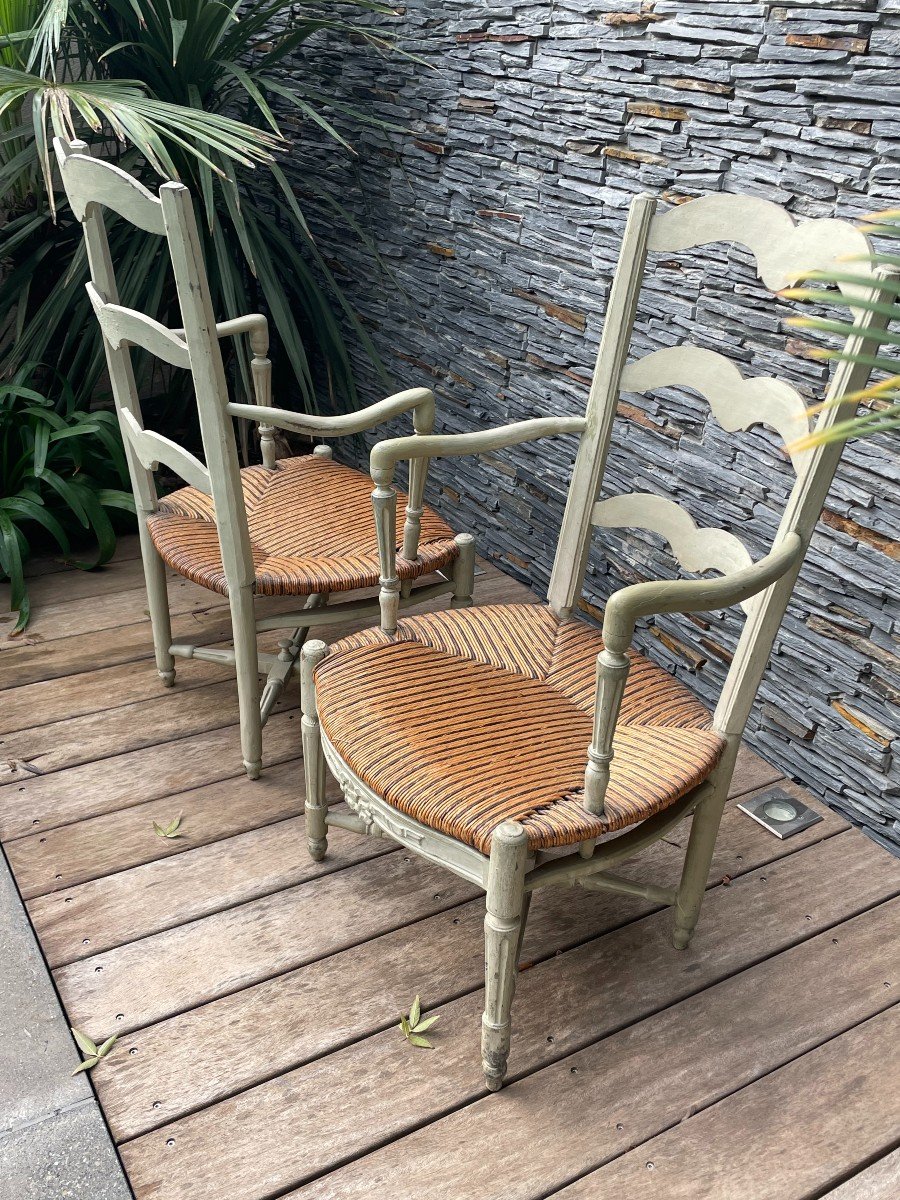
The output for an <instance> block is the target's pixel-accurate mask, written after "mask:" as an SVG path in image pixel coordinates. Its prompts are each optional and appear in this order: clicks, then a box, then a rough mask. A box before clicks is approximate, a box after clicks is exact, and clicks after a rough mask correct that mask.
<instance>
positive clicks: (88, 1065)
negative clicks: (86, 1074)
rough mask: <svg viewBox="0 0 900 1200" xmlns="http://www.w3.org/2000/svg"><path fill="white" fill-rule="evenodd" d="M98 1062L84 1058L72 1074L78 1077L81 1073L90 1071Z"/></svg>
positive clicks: (97, 1059) (97, 1060)
mask: <svg viewBox="0 0 900 1200" xmlns="http://www.w3.org/2000/svg"><path fill="white" fill-rule="evenodd" d="M99 1061H100V1059H99V1058H93V1057H92V1058H86V1059H85V1060H84V1062H83V1063H79V1064H78V1066H77V1067H76V1068H75V1070H74V1071H73V1072H72V1074H73V1075H78V1074H79V1072H81V1071H92V1070H93V1069H94V1067H96V1065H97V1063H98V1062H99Z"/></svg>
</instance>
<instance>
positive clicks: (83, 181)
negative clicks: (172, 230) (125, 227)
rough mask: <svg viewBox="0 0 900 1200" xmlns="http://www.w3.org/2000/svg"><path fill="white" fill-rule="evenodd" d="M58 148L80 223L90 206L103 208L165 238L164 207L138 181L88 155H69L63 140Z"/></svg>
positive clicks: (71, 198) (67, 193)
mask: <svg viewBox="0 0 900 1200" xmlns="http://www.w3.org/2000/svg"><path fill="white" fill-rule="evenodd" d="M54 146H55V148H56V156H57V159H58V161H59V169H60V173H61V174H62V180H63V186H64V187H65V189H66V195H67V196H68V198H69V205H70V207H71V209H72V212H73V213H74V214H75V216H76V217H77V218H78V220H79V221H84V218H85V216H86V214H87V210H88V205H89V204H100V205H102V206H103V207H104V208H111V209H112V210H113V212H116V213H118V214H119V216H120V217H124V218H125V220H126V221H130V222H131V224H132V225H137V227H138V228H139V229H144V230H146V232H147V233H158V234H160V235H162V234H165V232H166V231H165V226H164V225H163V215H162V205H161V204H160V202H159V200H158V198H157V197H156V196H154V195H153V193H152V192H149V191H148V190H147V189H146V188H145V187H144V186H143V185H142V184H140V183H138V181H137V180H136V179H132V178H131V176H130V175H129V174H127V172H125V171H123V170H121V169H120V168H119V167H116V166H114V165H113V164H112V163H108V162H103V161H101V160H100V159H96V158H90V157H89V156H88V155H86V154H69V155H66V154H65V152H64V149H63V147H62V144H61V141H60V139H59V138H57V139H55V141H54Z"/></svg>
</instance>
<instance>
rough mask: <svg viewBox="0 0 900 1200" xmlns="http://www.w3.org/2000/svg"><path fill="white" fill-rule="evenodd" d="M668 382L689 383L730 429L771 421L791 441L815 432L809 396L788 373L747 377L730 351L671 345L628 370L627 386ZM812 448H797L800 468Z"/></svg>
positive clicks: (637, 388) (640, 388) (651, 387)
mask: <svg viewBox="0 0 900 1200" xmlns="http://www.w3.org/2000/svg"><path fill="white" fill-rule="evenodd" d="M663 387H687V388H691V389H692V390H693V391H696V392H699V393H700V394H701V395H702V396H703V397H704V399H705V400H706V401H707V402H708V403H709V407H710V408H711V409H712V412H713V415H714V416H715V418H716V420H717V421H718V422H719V424H720V425H721V426H722V428H723V429H726V430H727V431H728V432H729V433H734V431H735V430H737V429H750V428H751V427H752V426H753V425H768V426H769V427H770V428H772V429H774V430H775V431H776V432H777V433H779V434H780V435H781V437H782V438H783V439H784V441H785V442H786V443H789V442H792V441H794V440H796V439H797V438H799V437H801V436H802V435H803V434H804V433H808V432H809V418H808V417H807V414H806V405H805V404H804V402H803V397H802V396H801V395H800V393H799V392H798V391H797V389H796V388H793V387H791V385H790V384H789V383H785V381H784V380H783V379H773V378H770V377H768V376H764V375H761V376H756V377H754V378H750V379H745V378H744V376H743V375H742V374H741V372H740V370H739V369H738V368H737V367H736V366H735V365H734V363H733V362H732V361H731V360H730V359H728V358H726V357H725V356H724V354H717V353H716V351H715V350H705V349H703V348H702V347H700V346H692V345H689V344H687V345H682V346H667V347H665V348H664V349H662V350H654V351H653V353H652V354H646V355H645V356H644V357H643V358H639V359H637V360H636V361H635V362H632V363H629V364H628V366H627V367H626V368H625V370H624V371H623V372H622V390H623V391H626V392H650V391H655V390H656V389H657V388H663ZM809 455H810V452H809V451H808V450H802V451H800V452H799V453H792V454H791V462H792V463H793V466H794V470H795V471H797V472H798V473H799V472H800V471H801V470H802V468H803V465H804V464H805V463H806V462H807V460H808V459H809Z"/></svg>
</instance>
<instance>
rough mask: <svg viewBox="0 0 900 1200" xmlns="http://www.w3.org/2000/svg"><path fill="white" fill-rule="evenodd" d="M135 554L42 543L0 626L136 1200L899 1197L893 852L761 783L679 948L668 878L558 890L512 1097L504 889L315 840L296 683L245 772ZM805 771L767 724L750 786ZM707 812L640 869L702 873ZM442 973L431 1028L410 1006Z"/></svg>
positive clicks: (60, 921)
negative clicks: (172, 683) (772, 816)
mask: <svg viewBox="0 0 900 1200" xmlns="http://www.w3.org/2000/svg"><path fill="white" fill-rule="evenodd" d="M136 555H137V549H136V543H135V541H134V539H126V540H125V541H124V542H123V543H122V545H121V548H120V552H119V554H118V556H117V558H116V560H115V561H114V563H113V565H112V566H111V567H110V568H108V569H107V570H105V571H104V572H102V573H100V574H90V575H83V574H79V573H76V572H71V571H65V572H64V571H61V570H59V569H56V570H54V569H53V565H52V564H49V563H48V564H44V568H43V570H44V573H42V574H41V575H40V576H39V578H37V579H36V580H35V581H34V583H33V585H32V595H33V609H34V611H35V614H36V615H35V617H34V620H33V623H32V626H31V627H30V629H29V631H28V634H27V635H26V637H25V638H20V639H16V640H15V641H14V642H9V643H6V645H5V646H4V648H3V649H2V651H0V686H2V688H3V692H2V703H0V743H2V754H0V759H2V760H3V761H2V765H0V839H2V842H3V846H4V850H5V852H6V855H7V857H8V859H9V862H10V865H11V867H12V869H13V871H14V873H15V877H16V879H17V881H18V885H19V888H20V890H21V893H22V896H23V898H24V899H25V901H26V902H27V907H28V911H29V913H30V915H31V919H32V921H33V923H34V927H35V930H36V931H37V935H38V937H39V939H40V942H41V945H42V947H43V951H44V954H45V956H46V959H47V962H48V964H49V966H50V968H51V969H52V971H53V976H54V979H55V981H56V985H57V987H58V989H59V993H60V996H61V998H62V1001H63V1003H64V1005H65V1008H66V1010H67V1013H68V1015H69V1018H70V1020H71V1023H72V1024H73V1025H74V1026H75V1027H76V1028H78V1029H81V1030H84V1031H86V1032H87V1033H88V1034H90V1035H91V1036H92V1037H93V1038H95V1039H96V1040H98V1041H99V1040H100V1039H102V1038H106V1037H107V1036H109V1035H110V1034H112V1033H118V1034H119V1035H120V1040H119V1042H118V1044H117V1045H116V1046H115V1048H114V1050H113V1051H112V1053H111V1054H110V1055H109V1057H108V1058H107V1059H105V1060H103V1061H102V1062H101V1063H100V1065H99V1066H98V1067H97V1068H96V1070H95V1071H94V1072H93V1074H92V1080H93V1083H94V1085H95V1087H96V1089H97V1093H98V1096H99V1099H100V1102H101V1104H102V1106H103V1110H104V1112H105V1114H106V1118H107V1120H108V1123H109V1127H110V1129H111V1131H112V1134H113V1136H114V1138H115V1140H116V1142H117V1143H118V1144H119V1149H120V1153H121V1155H122V1159H123V1162H124V1165H125V1168H126V1171H127V1173H128V1176H129V1178H130V1181H131V1184H132V1187H133V1189H134V1191H135V1194H136V1195H137V1197H138V1198H139V1200H145V1198H150V1197H153V1198H160V1200H162V1198H165V1200H261V1198H263V1197H276V1196H291V1197H295V1196H302V1197H303V1198H304V1200H326V1198H327V1200H353V1198H356V1197H360V1198H362V1197H366V1200H373V1198H374V1200H381V1198H384V1200H486V1198H488V1197H497V1198H498V1200H499V1198H501V1197H502V1198H503V1200H512V1198H522V1200H524V1198H526V1197H527V1198H529V1200H538V1198H543V1197H548V1196H554V1197H559V1198H560V1200H563V1198H564V1200H589V1198H605V1197H609V1198H610V1200H631V1198H632V1197H634V1198H637V1197H640V1198H641V1200H678V1198H684V1200H698V1198H701V1197H709V1198H714V1200H731V1198H736V1197H742V1198H747V1200H760V1198H763V1197H765V1198H773V1200H774V1198H778V1200H799V1198H800V1197H820V1196H824V1195H830V1196H832V1197H833V1200H889V1198H891V1200H894V1198H896V1197H897V1196H898V1195H900V1153H898V1151H897V1146H898V1142H900V1008H898V1007H897V1002H898V1000H900V970H898V967H900V961H898V945H900V938H898V934H900V898H898V897H900V868H898V864H897V862H896V860H894V859H893V858H891V857H890V856H889V855H888V854H886V853H885V852H884V851H882V850H880V849H878V848H876V847H875V846H873V845H872V843H871V842H869V841H867V840H866V839H865V838H864V837H862V836H861V835H860V834H858V833H857V832H856V831H853V830H849V829H848V828H847V827H846V826H845V825H844V824H843V822H842V821H841V820H839V819H838V818H837V817H836V816H835V815H833V814H831V813H825V820H824V822H823V823H821V824H819V825H816V826H815V827H814V828H813V829H812V830H810V831H808V832H807V833H806V834H801V835H799V836H797V837H795V838H792V839H791V840H789V841H786V842H783V843H782V842H780V841H778V840H777V839H776V838H774V837H772V836H771V835H770V834H768V833H766V832H765V831H764V830H763V829H761V828H760V827H759V826H758V825H756V824H755V823H754V822H753V821H751V820H750V819H748V818H747V817H745V816H744V815H743V814H741V813H739V812H738V811H737V810H736V808H735V807H734V806H733V804H732V805H730V806H729V811H728V812H727V815H726V818H725V821H724V824H723V827H722V833H721V836H720V839H719V845H718V850H717V853H716V858H715V862H714V867H713V871H712V874H711V878H710V892H709V895H708V898H707V901H706V906H705V909H704V912H703V916H702V918H701V924H700V927H699V930H698V933H697V936H696V938H695V941H694V943H693V946H692V948H691V949H690V950H689V951H688V952H687V953H680V954H679V953H677V952H676V951H674V950H672V949H671V947H670V945H669V941H668V933H669V925H670V917H669V915H668V914H667V913H664V912H659V911H656V910H654V908H653V907H652V906H651V905H650V904H648V903H647V902H645V901H642V900H638V899H632V898H628V897H625V896H619V895H612V894H608V893H607V894H603V893H594V894H592V893H587V892H583V891H581V890H580V889H558V890H553V889H551V890H547V891H542V892H540V893H539V894H538V895H537V898H536V899H535V903H534V906H533V908H532V916H531V920H530V923H529V927H528V934H527V937H526V941H525V949H524V960H525V961H524V963H523V968H522V973H521V975H520V977H519V983H518V991H517V996H516V1003H515V1007H514V1018H515V1033H514V1038H513V1051H512V1057H511V1077H510V1078H511V1082H510V1084H509V1086H507V1087H506V1088H505V1089H504V1090H503V1091H502V1092H501V1093H500V1094H498V1095H496V1096H492V1095H487V1094H486V1092H485V1091H484V1089H483V1087H482V1084H481V1072H480V1064H479V1054H478V1043H479V1016H480V1012H481V1005H482V999H481V983H482V970H483V967H482V961H483V949H482V946H483V943H482V916H483V905H482V899H481V898H480V896H479V895H478V894H477V892H476V889H474V888H472V887H470V886H469V885H468V884H466V883H464V882H462V881H460V880H458V879H455V878H454V877H453V876H451V875H449V874H447V873H445V872H442V871H440V870H438V869H437V868H432V867H430V866H428V865H426V864H424V863H423V862H421V861H419V860H417V859H415V858H414V857H412V856H411V855H409V854H406V853H404V851H403V850H402V849H397V848H394V847H392V846H390V845H389V844H387V843H379V842H377V841H371V840H368V839H361V838H357V837H354V836H353V835H351V834H349V833H342V832H341V831H339V830H336V831H334V833H333V835H332V837H331V852H330V854H329V856H328V858H327V859H326V861H325V862H323V863H319V864H315V863H312V862H311V861H310V860H309V858H308V857H307V854H306V850H305V839H304V835H303V816H302V810H303V782H302V764H301V762H300V761H299V751H300V730H299V715H298V711H297V707H296V705H297V688H296V686H294V687H292V688H291V690H290V692H289V694H288V696H287V698H286V700H285V701H284V702H283V703H282V704H281V705H280V706H279V710H278V713H277V715H275V716H274V717H273V718H272V720H271V722H270V724H269V726H268V728H267V730H266V733H265V755H266V762H267V769H266V771H265V773H264V776H263V779H262V780H260V781H259V782H257V783H250V782H248V781H247V780H246V778H245V777H244V776H243V775H242V774H241V773H240V771H239V767H240V752H239V746H238V737H237V727H236V719H237V700H236V693H235V688H234V686H233V684H232V682H231V680H230V679H229V678H228V676H227V675H226V674H225V673H224V672H221V671H219V670H218V669H217V668H215V667H213V666H211V665H209V664H203V663H192V662H179V663H178V682H177V685H176V687H175V689H174V690H173V691H165V690H164V689H162V688H161V687H160V686H159V684H158V681H157V677H156V672H155V669H154V668H153V664H152V659H151V657H150V631H149V626H148V622H147V619H146V612H145V610H146V600H145V596H144V594H143V590H142V580H141V570H140V563H139V561H138V559H137V557H136ZM171 594H172V607H173V610H174V613H175V614H176V615H175V629H176V637H177V636H178V635H179V634H182V635H187V634H190V635H193V636H194V637H196V636H197V635H198V634H200V635H202V637H203V638H205V639H206V640H208V641H209V642H215V641H219V640H223V639H224V638H225V637H227V631H228V624H227V612H226V609H225V607H224V605H223V603H222V601H221V598H220V597H217V596H213V595H211V594H210V593H208V592H203V591H201V590H200V589H198V588H196V587H194V586H193V585H191V584H188V583H186V582H185V581H183V580H175V581H174V583H173V587H172V593H171ZM478 594H479V597H480V598H481V600H482V601H488V600H500V599H503V600H508V599H528V598H529V596H528V593H526V592H525V591H524V589H523V588H521V587H520V586H519V585H517V584H514V583H512V582H511V581H510V580H508V579H506V578H504V577H503V576H502V575H499V574H498V573H497V572H496V571H494V570H493V569H492V568H488V570H487V574H486V575H485V576H483V577H482V578H481V579H480V581H479V592H478ZM277 603H278V602H275V601H272V602H270V605H271V607H272V608H273V609H274V608H276V607H277ZM329 632H330V631H329ZM777 780H779V773H778V771H777V770H774V769H772V768H770V767H769V766H767V765H766V764H765V763H764V762H762V760H761V759H759V758H757V757H756V756H754V755H753V754H751V753H749V752H744V754H743V757H742V761H741V764H740V769H739V771H738V773H737V782H736V786H735V794H736V795H737V794H746V793H750V792H753V791H754V790H756V789H759V788H763V787H766V786H769V785H771V784H772V783H774V782H776V781H777ZM781 783H782V784H785V781H784V780H781ZM785 786H787V787H788V789H789V790H795V791H796V790H797V789H794V787H793V785H792V784H785ZM178 814H183V824H182V828H181V834H182V836H179V837H178V838H175V839H172V840H165V839H163V838H160V837H159V836H158V835H157V834H156V833H154V829H153V822H154V821H157V822H161V823H166V822H168V821H169V820H171V819H172V818H173V817H175V816H177V815H178ZM683 840H684V831H683V830H682V831H676V833H675V835H673V836H670V837H669V838H668V839H667V840H665V841H663V842H660V843H659V844H657V845H656V846H655V847H653V849H652V851H651V852H648V853H645V854H643V855H641V856H640V857H639V858H638V859H636V860H635V861H634V862H633V863H632V864H630V869H631V874H633V875H636V876H637V877H640V878H644V877H647V878H653V879H655V880H656V881H657V882H661V883H667V882H674V881H675V879H676V877H677V871H678V866H679V863H680V859H681V854H682V845H681V844H682V843H683ZM417 992H418V993H421V995H422V1000H423V1004H424V1006H425V1007H426V1008H427V1009H428V1011H429V1012H431V1011H440V1014H441V1022H440V1024H439V1025H438V1026H437V1028H436V1029H435V1031H434V1035H435V1036H434V1041H435V1043H436V1048H435V1050H434V1051H431V1052H428V1051H424V1050H416V1049H413V1048H411V1047H410V1046H408V1045H407V1044H406V1042H405V1041H404V1039H403V1038H402V1036H401V1035H400V1034H399V1032H398V1031H397V1028H396V1023H397V1020H398V1015H399V1013H400V1011H401V1010H405V1009H407V1008H408V1006H409V1004H410V1002H411V1001H412V999H413V997H414V995H415V994H416V993H417ZM835 1189H836V1190H835ZM84 1200H89V1198H84Z"/></svg>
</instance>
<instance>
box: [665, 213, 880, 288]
mask: <svg viewBox="0 0 900 1200" xmlns="http://www.w3.org/2000/svg"><path fill="white" fill-rule="evenodd" d="M710 242H738V243H740V244H741V245H742V246H746V247H747V249H748V250H749V251H750V252H751V253H752V254H753V256H754V258H755V259H756V266H757V271H758V272H759V277H760V279H761V280H762V281H763V283H764V284H765V285H766V287H767V288H769V289H771V290H772V291H773V292H777V291H780V290H781V288H785V287H788V286H789V285H791V284H793V283H796V282H797V280H798V279H801V278H803V277H804V276H805V275H808V274H809V273H810V271H819V270H823V269H825V268H828V267H835V266H837V265H838V263H839V261H840V260H841V259H842V258H844V257H846V256H852V255H859V254H865V253H866V252H867V251H868V250H870V249H871V245H870V243H869V239H868V238H867V237H866V235H865V234H864V233H862V232H861V231H860V230H859V229H857V227H856V226H855V225H851V224H850V222H849V221H839V220H832V219H831V218H823V217H820V218H818V219H816V220H812V221H803V222H801V223H800V224H797V223H796V222H795V221H794V219H793V217H792V216H791V215H790V213H788V212H786V211H785V209H783V208H782V207H781V206H780V205H778V204H773V202H772V201H771V200H763V199H762V198H761V197H760V196H736V195H733V194H732V193H729V192H717V193H715V194H713V195H710V196H700V197H699V198H698V199H696V200H690V201H688V202H687V203H686V204H680V205H677V206H676V207H674V208H670V209H669V210H668V211H666V212H663V213H659V214H658V215H657V216H656V217H655V218H654V221H653V225H652V227H651V229H650V239H649V249H650V250H651V251H665V252H673V251H676V250H688V249H690V248H691V247H693V246H705V245H708V244H709V243H710ZM856 271H858V272H859V276H860V282H859V284H854V283H843V284H841V289H842V291H843V292H844V293H845V294H846V295H860V294H861V293H862V292H864V291H866V290H867V289H868V288H870V287H871V285H872V270H871V267H870V266H869V264H867V263H858V264H856V267H855V269H854V273H855V272H856Z"/></svg>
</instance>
